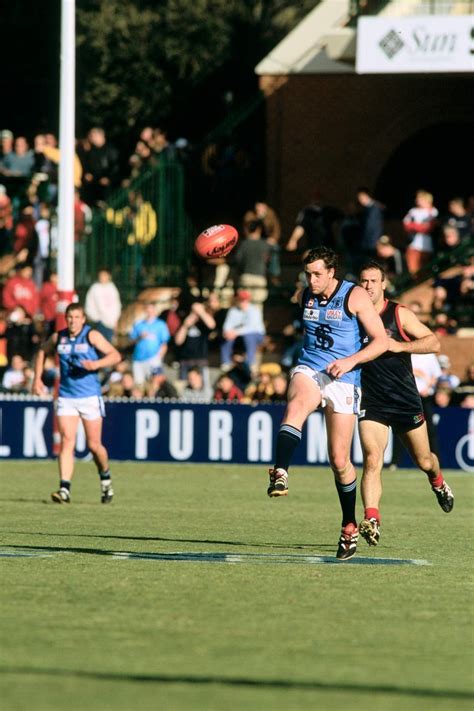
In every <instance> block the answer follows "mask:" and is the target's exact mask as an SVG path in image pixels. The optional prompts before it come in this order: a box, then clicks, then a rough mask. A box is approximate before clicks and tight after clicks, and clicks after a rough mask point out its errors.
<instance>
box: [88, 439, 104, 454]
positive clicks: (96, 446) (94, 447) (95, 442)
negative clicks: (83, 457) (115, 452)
mask: <svg viewBox="0 0 474 711" xmlns="http://www.w3.org/2000/svg"><path fill="white" fill-rule="evenodd" d="M87 446H88V448H89V451H90V452H91V454H97V453H98V452H99V450H100V449H101V447H102V444H101V441H100V440H99V439H92V440H88V442H87Z"/></svg>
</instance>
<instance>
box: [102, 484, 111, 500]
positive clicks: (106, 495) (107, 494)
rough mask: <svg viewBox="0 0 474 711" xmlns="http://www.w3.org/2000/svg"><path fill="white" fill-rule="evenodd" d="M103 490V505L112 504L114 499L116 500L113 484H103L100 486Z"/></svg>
mask: <svg viewBox="0 0 474 711" xmlns="http://www.w3.org/2000/svg"><path fill="white" fill-rule="evenodd" d="M100 489H101V497H100V500H101V502H102V503H103V504H110V503H112V499H113V498H114V490H113V489H112V484H107V485H104V484H101V485H100Z"/></svg>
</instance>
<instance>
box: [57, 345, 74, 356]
mask: <svg viewBox="0 0 474 711" xmlns="http://www.w3.org/2000/svg"><path fill="white" fill-rule="evenodd" d="M58 353H62V354H63V355H66V354H67V353H72V346H71V344H70V343H59V344H58Z"/></svg>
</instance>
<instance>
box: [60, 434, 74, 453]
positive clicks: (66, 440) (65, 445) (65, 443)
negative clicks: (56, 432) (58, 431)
mask: <svg viewBox="0 0 474 711" xmlns="http://www.w3.org/2000/svg"><path fill="white" fill-rule="evenodd" d="M75 446H76V436H75V435H74V436H73V437H71V436H70V435H65V434H63V435H61V451H62V452H69V451H72V450H73V449H74V447H75Z"/></svg>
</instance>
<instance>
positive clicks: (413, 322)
mask: <svg viewBox="0 0 474 711" xmlns="http://www.w3.org/2000/svg"><path fill="white" fill-rule="evenodd" d="M397 310H398V318H399V322H400V326H401V327H402V328H403V330H404V331H405V333H406V334H407V336H410V338H411V339H412V340H410V341H395V340H394V339H393V338H389V339H388V349H387V350H389V351H391V353H439V351H440V350H441V345H440V342H439V339H438V337H437V336H436V335H435V334H434V333H432V332H431V331H430V329H429V328H428V326H425V324H424V323H421V321H420V320H419V319H418V318H417V316H416V315H415V314H414V313H413V311H410V309H407V308H406V307H404V306H402V307H398V309H397Z"/></svg>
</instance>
